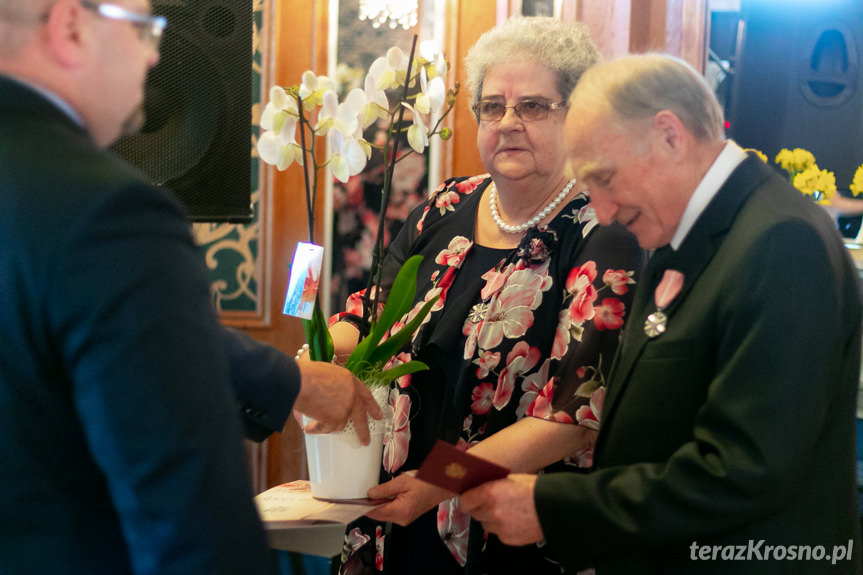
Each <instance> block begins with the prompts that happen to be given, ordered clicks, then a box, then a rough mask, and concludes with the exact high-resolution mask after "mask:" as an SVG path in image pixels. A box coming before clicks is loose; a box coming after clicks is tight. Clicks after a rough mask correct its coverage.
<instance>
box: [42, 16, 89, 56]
mask: <svg viewBox="0 0 863 575" xmlns="http://www.w3.org/2000/svg"><path fill="white" fill-rule="evenodd" d="M47 18H48V19H47V21H46V22H45V28H44V33H45V34H46V35H47V40H48V46H49V49H50V50H51V54H52V55H53V56H54V58H55V59H56V61H57V63H58V64H59V65H60V66H61V67H63V68H70V69H71V68H78V67H79V66H81V65H82V64H83V63H84V62H85V57H86V54H87V48H88V41H89V34H90V27H89V24H90V23H89V21H88V14H85V9H84V7H83V6H81V4H80V3H78V2H76V1H74V0H59V1H58V2H56V3H55V4H54V5H53V6H51V9H50V10H49V11H48V15H47Z"/></svg>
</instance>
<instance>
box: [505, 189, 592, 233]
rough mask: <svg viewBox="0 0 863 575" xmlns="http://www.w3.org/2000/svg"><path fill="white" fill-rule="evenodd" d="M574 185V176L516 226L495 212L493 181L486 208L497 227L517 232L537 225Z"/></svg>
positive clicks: (508, 231) (509, 231)
mask: <svg viewBox="0 0 863 575" xmlns="http://www.w3.org/2000/svg"><path fill="white" fill-rule="evenodd" d="M574 185H575V178H573V179H571V180H569V183H568V184H566V185H565V186H564V187H563V189H562V190H560V193H559V194H557V195H556V196H555V197H554V199H553V200H551V202H549V203H548V205H546V206H545V207H544V208H542V210H541V211H540V212H539V213H538V214H536V215H535V216H533V217H532V218H530V219H529V220H527V221H526V222H524V223H522V224H519V225H517V226H513V225H510V224H508V223H506V222H504V221H503V219H502V218H501V217H500V214H499V213H498V212H497V186H495V185H494V182H492V184H491V191H490V192H489V194H488V209H489V211H490V212H491V219H493V220H494V223H496V224H497V227H498V228H500V230H501V231H503V232H507V233H510V234H518V233H521V232H523V231H525V230H526V229H528V228H532V227H533V226H535V225H537V224H538V223H539V222H541V221H542V220H544V219H545V218H547V217H548V214H550V213H551V212H553V211H554V209H555V208H556V207H557V206H559V205H560V202H562V201H563V199H564V198H565V197H566V196H567V194H569V192H570V190H572V187H573V186H574Z"/></svg>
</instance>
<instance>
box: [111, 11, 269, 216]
mask: <svg viewBox="0 0 863 575" xmlns="http://www.w3.org/2000/svg"><path fill="white" fill-rule="evenodd" d="M153 12H154V13H156V14H163V15H165V16H166V17H167V18H168V27H167V29H166V30H165V35H164V38H163V40H162V49H161V59H160V61H159V63H158V65H156V66H155V67H154V68H153V69H152V70H151V72H150V74H149V76H148V78H147V84H146V90H145V99H144V111H145V115H146V121H145V124H144V127H143V129H142V130H141V132H140V133H139V134H136V135H133V136H128V137H125V138H123V139H121V140H119V141H118V142H117V143H116V144H114V146H112V149H113V150H114V151H115V152H116V153H118V154H119V155H120V156H122V157H123V158H125V159H126V160H127V161H129V162H130V163H131V164H133V165H135V166H137V167H138V168H140V169H141V170H143V171H144V172H145V173H146V174H147V175H148V176H149V177H150V179H151V181H152V182H153V183H154V184H157V185H163V186H166V187H167V188H169V189H171V190H172V191H173V192H174V193H175V194H176V195H177V197H178V198H179V199H180V201H181V202H182V203H183V204H184V205H185V206H186V209H187V210H188V212H189V215H190V218H191V219H192V220H194V221H214V222H221V221H238V222H241V221H248V220H249V219H251V205H250V203H251V166H252V164H251V157H250V145H251V122H252V119H251V106H252V30H253V4H252V2H251V1H250V0H188V1H176V0H175V1H159V0H156V1H154V2H153Z"/></svg>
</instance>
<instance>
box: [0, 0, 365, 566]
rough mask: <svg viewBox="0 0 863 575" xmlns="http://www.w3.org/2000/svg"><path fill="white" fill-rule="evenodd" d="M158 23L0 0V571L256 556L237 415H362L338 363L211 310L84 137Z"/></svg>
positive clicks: (109, 159) (170, 230) (198, 264)
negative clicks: (296, 355)
mask: <svg viewBox="0 0 863 575" xmlns="http://www.w3.org/2000/svg"><path fill="white" fill-rule="evenodd" d="M165 24H166V23H165V21H164V20H163V19H162V18H159V17H154V16H151V15H150V5H149V2H148V1H147V0H116V2H111V3H97V2H92V1H89V0H27V1H26V2H22V1H21V0H0V245H2V250H0V325H2V326H3V327H2V330H0V334H2V335H0V517H2V520H0V573H15V574H18V575H20V574H27V573H34V574H36V573H38V574H44V573H67V574H69V573H80V574H87V575H93V574H96V573H98V574H100V575H104V574H112V573H133V572H134V573H152V574H155V573H159V574H161V575H165V574H179V573H183V574H194V575H203V574H208V575H212V574H221V573H224V574H237V573H249V574H261V573H269V572H272V571H271V570H272V569H273V567H274V566H273V565H271V564H270V554H269V552H268V550H267V546H266V543H265V540H264V536H263V532H262V529H261V525H260V522H259V519H258V517H257V514H256V511H255V508H254V505H253V503H252V488H251V484H250V481H249V477H248V473H247V469H246V468H245V456H244V451H243V444H242V433H241V429H242V427H241V419H240V416H239V414H242V416H243V422H244V423H245V426H246V430H247V433H248V435H249V436H250V437H253V438H255V439H262V438H263V437H265V436H266V435H267V434H269V433H271V432H272V431H277V430H280V429H281V428H282V426H283V425H284V424H285V420H286V418H287V416H288V414H289V413H290V411H291V407H292V406H293V407H294V408H296V409H298V410H300V411H303V412H305V413H306V414H307V415H309V416H311V417H313V418H317V419H318V425H317V426H316V429H317V430H319V431H327V430H331V429H336V428H340V427H341V426H343V425H344V424H345V423H346V422H347V421H348V419H352V420H353V421H354V423H355V424H356V425H357V427H358V429H359V430H360V433H361V434H363V432H365V436H366V437H367V435H368V429H367V427H366V416H367V413H371V414H372V415H379V408H378V407H377V406H376V405H375V404H374V400H373V399H372V397H371V395H370V394H369V393H368V390H367V389H366V388H365V387H364V386H363V385H362V384H361V383H360V382H359V381H358V380H356V379H355V378H354V377H353V376H352V375H351V374H350V373H349V372H348V371H347V370H345V369H344V368H341V367H336V366H333V365H328V364H324V363H312V362H304V363H303V364H302V365H298V364H296V363H295V362H294V361H293V360H292V359H290V358H288V357H286V356H284V355H283V354H281V353H280V352H278V351H277V350H275V349H273V348H270V347H267V346H263V345H260V344H257V343H255V342H254V341H252V340H251V339H249V338H247V337H245V336H243V335H242V334H240V333H239V332H236V331H232V330H227V329H225V328H223V327H221V326H220V324H219V323H218V321H217V318H216V315H215V313H214V311H213V310H212V308H211V306H210V303H209V297H208V286H207V282H206V279H205V273H204V266H203V261H202V259H201V257H200V255H199V253H198V251H197V249H196V246H195V245H194V243H193V241H192V237H191V233H190V229H189V226H188V223H187V221H186V219H185V215H184V212H183V211H182V209H181V208H180V206H179V204H178V203H177V202H176V201H175V200H174V199H173V198H171V197H170V195H169V194H167V193H166V192H164V191H162V190H160V189H158V188H156V187H153V186H151V185H149V184H148V183H147V181H146V180H145V178H144V177H143V176H142V175H141V174H140V173H138V172H137V171H135V170H134V169H132V168H130V167H129V166H127V165H125V164H124V163H123V162H122V161H120V160H119V159H117V158H116V157H114V156H112V155H111V154H108V153H106V152H105V151H104V150H103V148H104V147H105V146H107V145H108V144H110V143H111V142H113V141H114V140H115V139H116V138H117V137H118V136H120V135H121V134H122V133H123V132H124V131H126V130H129V129H133V128H134V127H135V126H137V125H138V124H139V123H140V114H139V109H140V104H141V100H142V97H143V86H144V81H145V77H146V75H147V71H148V70H149V69H150V68H151V67H152V66H153V65H154V64H155V63H156V62H157V60H158V57H159V56H158V54H159V52H158V43H159V38H160V36H161V33H162V30H163V28H164V27H165ZM232 385H233V386H234V388H232ZM238 404H239V407H240V409H239V410H238V409H237V405H238Z"/></svg>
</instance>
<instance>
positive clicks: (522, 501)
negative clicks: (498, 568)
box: [460, 473, 544, 545]
mask: <svg viewBox="0 0 863 575" xmlns="http://www.w3.org/2000/svg"><path fill="white" fill-rule="evenodd" d="M535 484H536V475H526V474H523V473H511V474H510V475H509V476H507V477H506V478H505V479H498V480H497V481H489V482H488V483H483V484H482V485H480V486H479V487H475V488H473V489H470V490H468V491H466V492H465V493H464V494H462V496H461V499H460V502H461V509H462V511H464V512H465V513H469V514H470V516H471V517H473V518H474V519H476V520H477V521H481V522H482V526H483V528H484V529H485V530H486V531H489V532H491V533H494V534H495V535H497V536H498V537H499V538H500V540H501V541H502V542H503V543H505V544H507V545H528V544H530V543H536V542H537V541H542V540H543V539H544V536H543V533H542V527H541V526H540V524H539V518H538V517H537V515H536V505H535V504H534V501H533V487H534V485H535Z"/></svg>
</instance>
